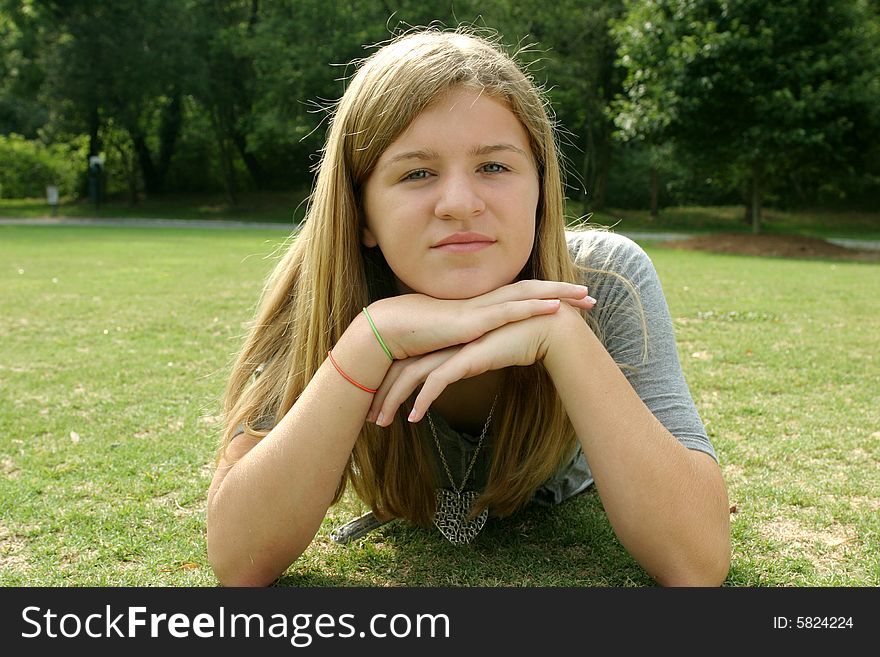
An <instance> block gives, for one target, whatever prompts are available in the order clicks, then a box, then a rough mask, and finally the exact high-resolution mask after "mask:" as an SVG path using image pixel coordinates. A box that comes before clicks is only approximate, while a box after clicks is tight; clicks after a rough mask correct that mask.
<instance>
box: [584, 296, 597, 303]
mask: <svg viewBox="0 0 880 657" xmlns="http://www.w3.org/2000/svg"><path fill="white" fill-rule="evenodd" d="M584 301H586V302H587V303H596V300H595V299H594V298H593V297H585V298H584Z"/></svg>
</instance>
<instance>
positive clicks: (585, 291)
mask: <svg viewBox="0 0 880 657" xmlns="http://www.w3.org/2000/svg"><path fill="white" fill-rule="evenodd" d="M576 287H577V289H578V290H579V291H581V292H583V293H584V294H586V293H587V292H589V291H590V288H588V287H587V286H586V285H577V286H576Z"/></svg>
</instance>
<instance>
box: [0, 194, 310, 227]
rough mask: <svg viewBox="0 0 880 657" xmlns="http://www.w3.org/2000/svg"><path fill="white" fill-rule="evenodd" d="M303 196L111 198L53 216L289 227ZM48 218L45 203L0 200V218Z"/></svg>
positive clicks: (71, 204)
mask: <svg viewBox="0 0 880 657" xmlns="http://www.w3.org/2000/svg"><path fill="white" fill-rule="evenodd" d="M305 196H306V194H305V193H304V192H260V193H242V194H240V195H239V198H238V199H237V201H238V202H237V203H235V204H233V203H231V202H230V201H229V199H228V198H227V197H226V196H224V195H222V194H187V195H172V194H169V195H165V196H160V197H155V198H146V199H142V200H140V201H139V202H138V203H137V204H136V205H131V204H130V203H129V202H128V201H126V200H125V199H121V198H111V199H108V200H107V201H105V202H103V203H102V204H101V205H100V206H98V207H97V208H96V207H95V205H94V204H92V203H89V202H88V201H87V200H77V201H72V200H66V201H64V202H62V203H61V204H60V205H59V206H58V208H57V216H59V217H68V218H110V219H117V218H121V219H141V218H147V219H200V220H226V221H230V220H231V221H248V222H266V223H292V222H293V221H294V220H296V221H297V222H298V221H301V220H302V218H303V215H304V213H305V204H304V203H302V202H301V201H302V200H303V199H304V198H305ZM48 216H52V210H51V208H50V207H49V206H48V205H47V204H46V200H45V199H0V217H13V218H25V219H33V218H39V217H48Z"/></svg>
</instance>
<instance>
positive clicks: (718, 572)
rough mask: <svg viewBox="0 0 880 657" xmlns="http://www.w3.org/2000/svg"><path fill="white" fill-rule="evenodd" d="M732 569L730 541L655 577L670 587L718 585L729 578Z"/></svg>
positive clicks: (661, 583) (661, 584)
mask: <svg viewBox="0 0 880 657" xmlns="http://www.w3.org/2000/svg"><path fill="white" fill-rule="evenodd" d="M729 571H730V541H729V540H728V541H727V544H726V547H720V548H717V549H715V550H713V551H712V552H711V553H710V554H703V555H701V556H700V557H698V558H692V559H688V560H687V561H686V562H684V563H681V564H678V565H677V566H676V567H673V568H670V569H668V570H667V571H665V572H663V573H657V574H655V576H654V579H655V580H656V581H657V583H658V584H659V585H660V586H669V587H718V586H721V585H722V584H723V583H724V580H726V579H727V574H728V572H729Z"/></svg>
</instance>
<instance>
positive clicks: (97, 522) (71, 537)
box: [0, 226, 880, 586]
mask: <svg viewBox="0 0 880 657" xmlns="http://www.w3.org/2000/svg"><path fill="white" fill-rule="evenodd" d="M285 238H286V236H285V234H284V233H283V231H257V230H250V231H234V230H228V231H209V230H205V231H199V230H190V229H156V228H131V227H91V226H90V227H45V226H43V227H41V226H0V262H2V265H0V289H2V296H0V585H5V586H14V585H26V586H33V585H46V586H102V585H114V586H117V585H118V586H130V585H144V586H213V585H216V580H215V578H214V576H213V574H212V572H211V569H210V566H209V564H208V561H207V557H206V550H205V491H206V489H207V486H208V482H209V480H210V476H211V470H212V464H213V455H214V449H215V446H216V443H217V439H218V436H219V432H220V429H221V427H220V421H219V412H220V396H221V393H222V390H223V386H224V384H225V378H226V375H227V373H228V367H229V363H230V360H231V358H232V357H233V355H234V353H235V351H236V350H237V348H238V346H239V344H240V340H241V336H242V334H243V331H244V327H245V325H246V323H247V322H248V320H249V319H250V317H251V315H252V313H253V309H254V306H255V303H256V300H257V297H258V295H259V291H260V289H261V286H262V282H263V279H264V277H265V275H266V274H267V273H268V271H269V270H270V268H271V267H272V265H273V262H274V260H273V254H274V253H276V252H277V249H278V247H279V245H280V244H281V243H282V242H283V241H284V240H285ZM646 248H647V249H648V252H649V253H650V254H651V256H652V258H653V259H654V262H655V264H656V266H657V268H658V270H659V272H660V275H661V279H662V281H663V283H664V289H665V291H666V294H667V296H668V299H669V303H670V306H671V309H672V312H673V316H674V317H675V318H676V319H675V327H676V331H677V335H678V337H679V347H680V354H681V358H682V362H683V365H684V368H685V373H686V376H687V378H688V381H689V383H690V385H691V389H692V392H693V394H694V397H695V400H696V402H697V405H698V407H699V409H700V411H701V414H702V416H703V418H704V420H705V422H706V425H707V428H708V430H709V433H710V435H711V437H712V439H713V441H714V443H715V445H716V448H717V450H718V452H719V455H720V458H721V462H722V467H723V471H724V475H725V478H726V480H727V484H728V488H729V492H730V500H731V504H732V505H735V508H736V512H735V513H733V514H732V515H731V519H732V532H733V564H732V567H731V571H730V576H729V577H728V580H727V584H728V585H730V586H852V585H871V586H876V585H878V584H880V494H878V491H880V467H878V463H880V409H878V404H877V397H878V388H880V386H878V383H880V364H878V354H880V301H878V299H880V265H878V264H875V263H849V262H842V261H805V260H780V259H772V258H748V257H736V256H719V255H709V254H704V253H696V252H686V251H673V250H669V249H665V248H662V247H660V246H659V245H651V244H646ZM270 503H271V502H270ZM363 511H364V509H363V508H362V506H361V505H360V503H359V502H358V501H357V500H355V499H353V498H352V497H348V498H346V500H345V501H344V502H343V503H342V504H341V505H339V506H338V507H334V508H332V509H331V510H330V513H329V514H328V517H327V519H326V520H325V523H324V526H323V527H322V529H321V531H320V532H319V534H318V536H317V537H316V539H315V541H314V543H313V544H312V546H311V547H310V548H309V550H308V551H307V552H306V553H305V554H304V555H303V557H302V558H301V559H300V560H299V561H298V562H297V563H296V564H294V565H293V566H292V567H291V568H290V570H289V571H288V573H287V574H286V575H285V576H284V577H283V578H282V579H281V580H280V582H279V583H280V584H282V585H290V586H304V585H305V586H319V585H334V586H346V585H363V586H374V585H375V586H388V585H392V586H397V585H404V586H423V585H424V586H470V585H482V586H495V585H512V586H643V585H651V584H652V580H651V579H650V578H648V577H647V576H646V575H645V574H644V573H643V572H642V570H641V569H640V568H639V566H638V565H637V564H636V563H635V562H634V561H633V560H632V559H631V558H630V557H629V556H628V555H627V553H626V552H625V550H624V549H623V548H622V546H621V545H620V544H619V542H618V541H617V540H616V538H615V536H614V533H613V531H612V530H611V527H610V525H609V523H608V521H607V518H606V517H605V514H604V512H603V510H602V506H601V503H600V500H599V497H598V495H597V494H596V493H595V491H590V492H588V493H586V494H584V495H581V496H579V497H578V498H576V499H574V500H572V501H570V502H568V503H566V504H564V505H562V506H560V507H558V508H555V509H552V510H549V511H548V510H544V509H526V510H524V511H522V512H520V513H518V514H516V515H515V516H513V517H511V518H507V519H504V520H493V521H490V522H489V524H488V525H487V527H486V529H485V530H484V531H483V533H482V534H481V535H480V536H479V537H478V539H477V540H476V541H475V542H474V543H472V544H471V545H469V546H466V547H455V546H452V545H450V544H448V543H447V542H446V541H445V540H444V539H443V538H442V537H441V536H439V534H437V533H436V532H431V531H425V530H422V529H417V528H412V527H409V526H407V525H405V524H404V523H402V522H395V523H391V524H389V525H386V526H385V527H383V528H381V529H379V530H377V531H375V532H373V533H372V534H370V535H368V536H367V537H366V538H363V539H360V540H358V541H356V542H355V543H353V544H352V545H349V546H345V547H343V546H338V545H336V544H334V543H333V542H332V541H331V540H330V539H329V535H328V534H329V530H330V529H331V528H332V527H334V526H335V525H337V524H339V523H341V522H344V521H345V520H348V519H350V518H351V517H353V516H354V515H356V514H359V513H361V512H363ZM278 521H279V522H284V518H279V519H278Z"/></svg>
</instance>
